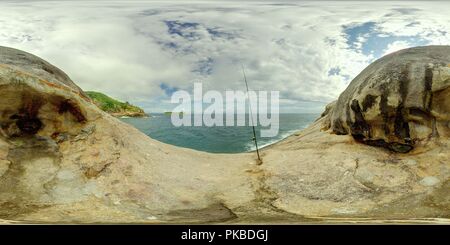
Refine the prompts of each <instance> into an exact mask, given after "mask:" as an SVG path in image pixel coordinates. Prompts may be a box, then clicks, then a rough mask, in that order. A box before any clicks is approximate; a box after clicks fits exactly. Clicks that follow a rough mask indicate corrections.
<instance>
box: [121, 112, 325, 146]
mask: <svg viewBox="0 0 450 245" xmlns="http://www.w3.org/2000/svg"><path fill="white" fill-rule="evenodd" d="M319 115H320V114H280V119H279V133H278V135H276V136H274V137H270V138H263V137H261V136H260V130H261V127H260V126H258V127H256V137H257V139H258V146H259V148H262V147H265V146H268V145H271V144H273V143H276V142H278V141H280V140H282V139H284V138H286V137H288V136H290V135H292V134H293V133H295V132H297V131H299V130H301V129H304V128H306V127H307V126H308V125H310V124H311V123H312V122H314V120H316V119H317V118H318V117H319ZM235 118H236V116H235ZM121 120H122V121H124V122H126V123H129V124H131V125H133V126H134V127H136V128H137V129H139V130H140V131H142V132H143V133H145V134H146V135H148V136H150V137H151V138H153V139H156V140H159V141H161V142H164V143H167V144H171V145H176V146H180V147H185V148H191V149H195V150H199V151H206V152H212V153H240V152H248V151H254V150H255V145H254V142H253V140H252V138H253V132H252V127H250V126H214V127H206V126H198V127H194V126H192V127H185V126H181V127H175V126H173V125H172V123H171V121H170V115H165V114H151V117H148V118H122V119H121ZM247 125H248V124H247Z"/></svg>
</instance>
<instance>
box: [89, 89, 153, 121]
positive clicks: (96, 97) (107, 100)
mask: <svg viewBox="0 0 450 245" xmlns="http://www.w3.org/2000/svg"><path fill="white" fill-rule="evenodd" d="M86 94H87V95H88V96H89V97H90V98H91V99H92V100H93V102H94V103H95V104H96V105H97V106H98V107H99V108H100V109H101V110H103V111H105V112H107V113H109V114H111V115H112V116H115V117H122V118H126V117H148V115H147V114H146V113H145V111H144V110H143V109H141V108H139V107H137V106H135V105H132V104H130V103H128V102H121V101H118V100H116V99H113V98H111V97H109V96H107V95H105V94H102V93H100V92H94V91H87V92H86Z"/></svg>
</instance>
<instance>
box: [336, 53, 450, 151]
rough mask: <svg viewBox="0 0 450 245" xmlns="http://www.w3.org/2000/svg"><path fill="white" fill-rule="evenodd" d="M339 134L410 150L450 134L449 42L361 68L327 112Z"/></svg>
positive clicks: (391, 55) (370, 143)
mask: <svg viewBox="0 0 450 245" xmlns="http://www.w3.org/2000/svg"><path fill="white" fill-rule="evenodd" d="M330 119H331V122H330V127H331V129H332V130H333V132H334V133H336V134H339V135H345V134H350V135H352V136H353V137H354V138H355V139H356V140H357V141H361V142H364V143H366V144H368V145H374V146H382V147H385V148H388V149H390V150H392V151H395V152H403V153H404V152H409V151H410V150H412V149H413V148H414V146H420V145H424V144H426V143H427V142H428V140H429V139H430V138H438V137H440V136H441V137H447V138H448V137H449V136H450V128H449V122H450V46H429V47H417V48H411V49H406V50H402V51H399V52H396V53H393V54H390V55H387V56H385V57H383V58H381V59H379V60H377V61H376V62H374V63H373V64H371V65H369V66H368V67H367V68H366V69H364V71H362V72H361V74H359V75H358V76H357V77H356V78H355V79H354V80H353V81H352V82H351V83H350V85H349V86H348V88H347V89H346V90H345V91H344V92H343V93H342V94H341V95H340V96H339V99H338V101H337V102H336V104H335V106H334V108H333V109H332V110H331V112H330Z"/></svg>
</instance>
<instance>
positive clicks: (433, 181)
mask: <svg viewBox="0 0 450 245" xmlns="http://www.w3.org/2000/svg"><path fill="white" fill-rule="evenodd" d="M439 182H440V181H439V179H438V178H436V177H434V176H427V177H425V178H423V179H422V180H421V181H420V184H422V185H424V186H435V185H437V184H438V183H439Z"/></svg>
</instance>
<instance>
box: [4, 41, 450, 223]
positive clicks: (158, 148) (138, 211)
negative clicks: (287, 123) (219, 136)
mask: <svg viewBox="0 0 450 245" xmlns="http://www.w3.org/2000/svg"><path fill="white" fill-rule="evenodd" d="M431 49H432V50H433V49H435V48H434V47H432V48H431ZM443 50H444V51H445V50H447V49H446V48H444V49H443ZM444 51H443V52H444ZM445 52H447V51H445ZM425 53H426V52H425ZM438 57H440V56H438ZM400 67H401V66H400ZM439 67H441V68H439V69H442V67H443V66H439ZM436 69H438V68H436ZM392 72H394V73H395V71H392ZM441 74H443V73H441ZM439 76H441V75H433V79H437V77H439ZM433 81H437V80H433ZM444 81H445V80H444ZM391 82H392V83H395V80H392V81H391ZM410 84H411V83H410ZM438 84H439V83H437V82H436V83H435V82H433V84H432V88H433V86H437V85H438ZM443 84H445V83H443ZM386 86H388V85H386ZM389 86H393V85H389ZM394 87H395V86H394ZM369 88H370V87H368V88H365V89H363V90H364V91H365V90H366V89H369ZM436 88H437V87H436ZM432 90H433V89H432ZM408 91H412V90H411V89H409V90H408ZM436 91H437V90H436ZM439 91H448V90H439ZM408 93H409V92H408ZM445 93H448V92H445ZM368 94H369V93H368ZM374 95H376V94H374ZM380 96H381V95H380ZM442 96H443V95H440V94H439V93H437V92H434V93H433V96H432V97H433V98H431V100H432V101H435V99H436V98H440V99H439V100H437V101H438V102H439V103H440V104H439V107H436V104H432V106H431V108H432V109H430V113H431V115H432V116H433V117H435V118H436V131H437V132H438V134H439V137H437V136H436V137H432V138H431V140H430V141H429V142H428V144H427V145H425V146H422V147H415V148H414V149H413V150H412V151H410V152H409V153H408V154H399V153H395V152H392V151H388V150H385V149H384V148H379V147H372V146H368V145H366V144H361V143H359V142H357V141H355V138H354V136H352V135H351V131H347V134H336V133H333V132H337V131H336V130H335V129H334V128H335V126H336V125H335V124H333V123H334V121H332V120H331V119H332V118H334V119H336V118H339V117H337V115H339V111H340V110H339V106H341V105H340V103H339V102H338V103H336V105H334V106H333V105H331V106H329V107H328V111H329V112H328V113H324V115H323V117H321V118H320V119H318V120H317V121H316V122H315V123H314V124H313V125H311V126H310V127H308V128H307V129H305V130H303V131H301V132H298V133H296V134H295V135H293V136H291V137H288V138H287V139H285V140H284V141H282V142H280V143H278V144H275V145H272V146H270V147H267V148H264V149H263V150H262V151H261V156H262V158H263V162H264V163H263V164H262V165H259V164H257V159H256V156H255V154H253V153H243V154H210V153H204V152H198V151H194V150H190V149H184V148H178V147H175V146H171V145H167V144H164V143H161V142H158V141H155V140H153V139H151V138H149V137H147V136H146V135H145V134H143V133H142V132H139V131H138V130H137V129H135V128H133V127H131V126H129V125H127V124H125V123H123V122H121V121H119V120H118V119H116V118H114V117H112V116H110V115H109V114H107V113H105V112H103V111H101V110H100V109H99V108H98V107H97V106H95V105H94V104H93V102H92V101H91V100H90V99H89V98H87V97H86V96H85V95H84V93H83V92H82V91H81V90H80V89H79V88H78V87H76V86H75V85H74V84H73V82H71V81H70V79H69V78H68V77H67V76H66V75H64V73H62V72H61V71H60V70H58V69H57V68H55V67H53V66H51V65H50V64H48V63H47V62H45V61H42V60H41V59H39V58H37V57H35V56H32V55H30V54H27V53H24V52H21V51H18V50H14V49H9V48H1V47H0V125H1V134H0V223H8V222H25V223H30V222H32V223H35V222H51V223H55V222H61V223H63V222H69V223H93V222H95V223H111V222H119V223H134V222H139V223H185V222H189V223H196V222H201V223H205V222H215V223H217V222H230V223H253V222H257V223H278V222H281V223H301V222H366V223H367V222H433V223H442V222H447V223H448V222H449V221H450V220H449V218H450V199H449V197H450V195H449V194H450V193H449V190H450V188H449V187H450V186H449V185H450V182H449V178H450V166H449V159H450V150H449V146H450V139H449V137H448V135H447V134H445V132H446V131H445V130H442V127H443V125H444V124H443V123H442V122H444V121H445V120H443V119H442V118H446V116H448V113H447V114H446V111H445V110H446V109H445V108H448V100H447V98H448V97H445V96H444V97H442ZM344 97H345V96H344ZM389 97H390V98H391V99H389V100H388V101H391V102H389V103H388V105H391V104H392V103H393V102H392V101H394V102H395V100H393V99H392V98H395V95H394V92H391V93H389ZM400 97H401V96H400ZM340 100H341V99H340ZM363 101H364V100H363ZM375 101H378V99H375ZM341 103H342V102H341ZM433 103H434V102H433ZM358 104H359V102H358ZM375 104H376V103H375V102H374V105H373V106H374V107H376V106H375ZM363 105H364V103H363V104H362V105H360V107H362V108H363V107H364V106H363ZM345 106H346V105H344V107H343V108H344V109H343V110H344V111H345V110H346V109H345V108H346V107H345ZM349 106H352V104H349ZM446 106H447V107H446ZM350 108H351V107H350ZM353 108H358V106H357V105H356V103H354V105H353ZM405 108H409V107H405ZM444 109H445V110H444ZM356 111H358V110H357V109H356ZM367 111H369V110H367ZM437 111H440V112H442V113H441V114H439V113H436V112H437ZM447 112H448V111H447ZM349 113H350V115H353V114H352V113H354V112H351V111H349ZM362 113H364V110H363V112H362ZM408 113H409V112H408ZM410 116H411V115H410ZM410 116H408V117H404V118H408V119H404V120H405V121H407V122H408V123H411V121H408V120H412V119H409V118H411V117H410ZM358 117H359V116H358ZM349 118H352V117H349ZM353 118H354V117H353ZM363 118H364V121H365V122H366V123H367V124H369V125H370V126H371V127H374V126H373V125H375V124H371V123H372V122H371V121H370V120H368V116H367V115H366V114H363ZM425 119H426V118H424V119H421V120H423V123H424V124H425V125H431V124H426V121H425ZM432 121H433V120H432ZM332 122H333V123H332ZM347 122H348V121H342V125H343V128H345V129H346V130H350V129H351V128H350V127H349V126H348V125H347ZM350 122H351V121H350ZM350 126H351V124H350ZM444 126H445V125H444ZM347 127H349V128H347ZM430 127H431V126H430ZM403 128H404V127H403ZM410 128H413V126H410ZM431 128H433V127H431ZM324 129H325V130H324ZM394 129H395V120H394ZM353 130H355V129H353ZM355 132H358V130H356V131H355ZM394 132H395V130H394ZM410 132H413V131H412V130H411V131H410ZM414 132H415V131H414ZM342 133H344V132H342ZM364 133H365V131H364V130H363V136H365V134H364ZM410 134H411V135H413V134H412V133H410ZM355 135H356V138H357V139H358V140H359V141H363V142H364V140H365V138H362V137H359V136H358V135H357V134H355ZM431 135H432V136H433V134H431ZM394 136H395V133H394ZM419 138H420V137H419ZM395 139H396V140H397V138H395ZM399 139H403V138H402V137H400V138H399ZM403 140H404V139H403ZM386 142H389V143H391V142H394V141H386ZM399 142H400V143H401V144H406V143H405V142H404V141H399ZM417 145H418V143H416V145H415V146H417Z"/></svg>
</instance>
